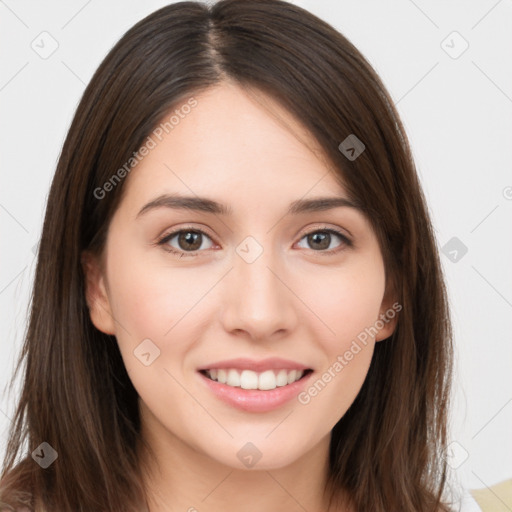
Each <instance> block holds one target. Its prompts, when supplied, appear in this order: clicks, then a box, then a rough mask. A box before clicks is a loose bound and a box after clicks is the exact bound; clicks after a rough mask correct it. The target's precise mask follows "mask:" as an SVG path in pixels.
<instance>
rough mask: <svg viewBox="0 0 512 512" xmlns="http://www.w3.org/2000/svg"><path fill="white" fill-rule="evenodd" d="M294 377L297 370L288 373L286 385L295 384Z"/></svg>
mask: <svg viewBox="0 0 512 512" xmlns="http://www.w3.org/2000/svg"><path fill="white" fill-rule="evenodd" d="M296 376H297V370H292V371H291V372H288V384H291V383H292V382H295V380H296V379H295V377H296Z"/></svg>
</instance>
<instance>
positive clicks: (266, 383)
mask: <svg viewBox="0 0 512 512" xmlns="http://www.w3.org/2000/svg"><path fill="white" fill-rule="evenodd" d="M276 387H277V382H276V374H275V373H274V372H273V371H272V370H267V371H266V372H263V373H260V376H259V377H258V388H259V389H263V390H267V389H275V388H276Z"/></svg>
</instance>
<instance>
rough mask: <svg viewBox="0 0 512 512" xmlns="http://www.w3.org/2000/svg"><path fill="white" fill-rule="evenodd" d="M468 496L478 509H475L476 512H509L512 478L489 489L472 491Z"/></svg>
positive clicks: (511, 507) (511, 496)
mask: <svg viewBox="0 0 512 512" xmlns="http://www.w3.org/2000/svg"><path fill="white" fill-rule="evenodd" d="M470 494H471V496H472V498H473V499H474V501H475V502H476V503H477V504H478V506H479V507H480V508H477V509H475V510H476V511H480V510H481V511H482V512H488V511H489V512H510V510H512V478H510V479H508V480H504V481H502V482H499V483H497V484H494V485H492V486H490V487H483V488H480V489H472V490H471V491H470ZM468 512H470V511H469V510H468Z"/></svg>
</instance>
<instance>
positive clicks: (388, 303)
mask: <svg viewBox="0 0 512 512" xmlns="http://www.w3.org/2000/svg"><path fill="white" fill-rule="evenodd" d="M395 299H396V294H395V293H394V291H393V290H391V289H390V290H387V291H386V293H385V295H384V298H383V299H382V304H381V306H380V310H379V318H378V319H377V320H376V321H375V324H376V326H377V327H378V328H379V332H378V333H377V335H376V336H375V341H383V340H386V339H387V338H389V337H390V336H391V335H392V334H393V333H394V332H395V329H396V325H397V322H398V315H399V312H400V311H401V309H402V305H401V304H400V303H399V302H398V301H397V300H395ZM381 327H382V328H381Z"/></svg>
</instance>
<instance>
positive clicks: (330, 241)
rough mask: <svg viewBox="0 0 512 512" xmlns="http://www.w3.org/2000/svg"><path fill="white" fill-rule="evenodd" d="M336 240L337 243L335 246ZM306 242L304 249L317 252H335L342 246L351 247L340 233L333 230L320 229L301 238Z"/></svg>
mask: <svg viewBox="0 0 512 512" xmlns="http://www.w3.org/2000/svg"><path fill="white" fill-rule="evenodd" d="M336 238H337V239H338V243H337V244H336ZM302 240H306V244H307V247H305V248H306V249H312V250H314V251H319V252H326V253H330V252H335V251H336V250H338V249H340V248H342V247H343V246H351V245H352V242H351V241H350V240H349V239H348V238H347V237H346V236H345V235H343V234H342V233H339V232H338V231H336V230H334V229H322V230H317V231H312V232H311V233H308V234H307V235H305V236H303V237H302V238H301V241H302Z"/></svg>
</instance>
